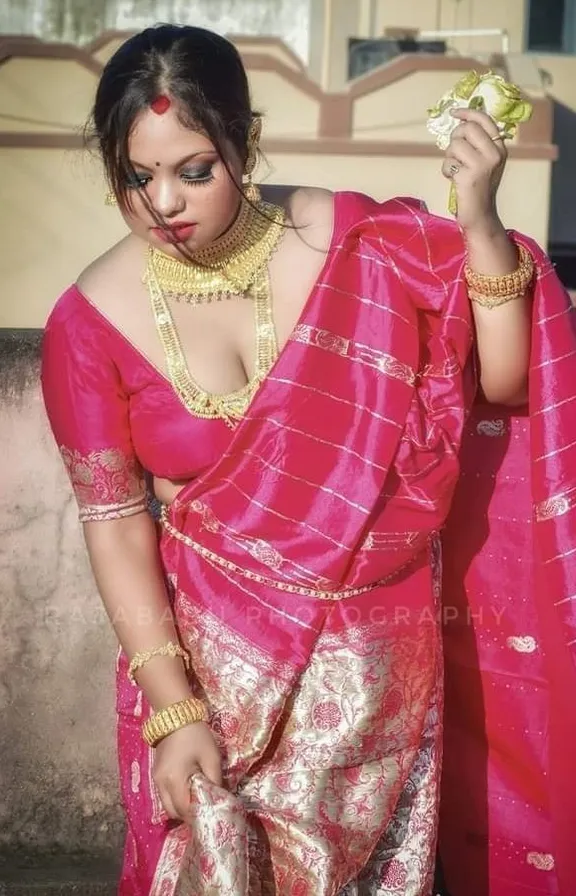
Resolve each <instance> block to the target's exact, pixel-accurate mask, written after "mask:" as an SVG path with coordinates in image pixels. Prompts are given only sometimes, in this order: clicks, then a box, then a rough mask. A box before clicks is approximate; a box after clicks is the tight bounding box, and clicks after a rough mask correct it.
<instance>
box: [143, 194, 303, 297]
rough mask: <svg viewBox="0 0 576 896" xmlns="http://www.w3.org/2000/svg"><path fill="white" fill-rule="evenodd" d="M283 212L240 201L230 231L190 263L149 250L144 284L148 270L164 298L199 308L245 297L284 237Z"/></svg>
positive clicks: (278, 208) (273, 206)
mask: <svg viewBox="0 0 576 896" xmlns="http://www.w3.org/2000/svg"><path fill="white" fill-rule="evenodd" d="M285 217H286V216H285V212H284V209H283V208H281V207H280V206H277V205H271V204H270V203H268V202H263V201H260V202H258V203H257V204H256V207H254V206H252V205H251V204H250V203H248V202H245V201H244V200H242V201H241V203H240V210H239V212H238V215H237V216H236V219H235V221H234V223H233V224H232V226H231V227H230V228H229V230H227V231H226V233H224V234H223V235H222V236H221V237H219V239H217V240H215V241H214V242H213V243H212V244H211V245H210V246H208V247H207V248H205V249H201V250H200V251H199V252H195V253H194V255H193V256H192V257H191V259H190V262H186V261H182V260H181V259H179V258H173V257H172V256H170V255H166V254H165V253H164V252H161V251H160V250H159V249H155V248H154V247H153V246H150V248H149V249H148V263H147V265H146V271H145V274H144V278H143V280H144V283H145V284H148V280H149V278H150V276H151V272H152V271H153V273H154V276H155V278H156V280H157V282H158V285H159V286H160V289H161V290H162V291H163V293H164V295H165V296H166V297H167V298H170V299H175V300H176V301H180V300H181V299H184V301H186V302H189V303H190V304H191V305H198V304H201V303H202V302H211V301H213V300H214V299H217V300H220V299H223V298H230V297H231V296H237V295H242V294H245V293H247V292H248V291H249V289H250V286H251V285H252V283H253V282H254V280H255V278H256V276H257V274H258V271H259V270H260V269H261V268H262V266H263V265H264V264H267V262H268V260H269V259H270V256H271V255H272V252H273V251H274V249H275V247H276V245H277V243H278V240H279V238H280V236H281V234H282V232H283V225H284V221H285Z"/></svg>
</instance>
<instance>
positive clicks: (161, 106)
mask: <svg viewBox="0 0 576 896" xmlns="http://www.w3.org/2000/svg"><path fill="white" fill-rule="evenodd" d="M170 105H171V103H170V98H169V97H167V96H164V94H163V93H161V94H160V95H159V96H157V97H156V99H155V100H152V102H151V103H150V108H151V109H152V111H153V112H155V113H156V115H164V113H165V112H167V111H168V109H169V108H170Z"/></svg>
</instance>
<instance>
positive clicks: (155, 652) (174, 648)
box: [127, 641, 190, 684]
mask: <svg viewBox="0 0 576 896" xmlns="http://www.w3.org/2000/svg"><path fill="white" fill-rule="evenodd" d="M155 656H170V657H172V658H175V657H177V656H180V657H182V659H183V660H184V666H185V667H186V671H188V669H189V668H190V657H189V655H188V653H187V652H186V651H185V650H184V648H183V647H180V645H179V644H176V643H175V642H174V641H168V643H167V644H162V646H161V647H153V648H152V650H141V651H139V652H138V653H135V654H134V656H133V657H132V659H131V660H130V665H129V666H128V672H127V675H128V678H129V680H130V681H131V682H132V684H136V679H135V677H134V673H135V672H137V671H138V669H141V668H142V666H145V665H146V663H149V662H150V660H151V659H153V658H154V657H155Z"/></svg>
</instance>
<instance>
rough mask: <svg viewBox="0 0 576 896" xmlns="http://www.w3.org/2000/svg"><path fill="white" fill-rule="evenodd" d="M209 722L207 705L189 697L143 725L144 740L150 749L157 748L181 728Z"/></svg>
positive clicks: (153, 716)
mask: <svg viewBox="0 0 576 896" xmlns="http://www.w3.org/2000/svg"><path fill="white" fill-rule="evenodd" d="M207 720H208V709H207V707H206V704H205V703H203V702H202V701H201V700H197V699H196V698H195V697H188V698H187V699H186V700H180V701H179V702H178V703H171V704H170V706H167V707H166V708H165V709H161V710H159V711H158V712H155V713H154V715H152V716H150V718H149V719H147V721H146V722H144V724H143V725H142V738H143V739H144V740H145V742H146V743H147V744H148V746H149V747H155V746H156V745H157V744H159V743H160V741H161V740H163V739H164V738H165V737H168V735H169V734H173V733H174V732H175V731H178V730H179V729H180V728H184V727H186V726H187V725H193V724H194V723H195V722H206V721H207Z"/></svg>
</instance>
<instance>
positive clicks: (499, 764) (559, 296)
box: [440, 263, 576, 896]
mask: <svg viewBox="0 0 576 896" xmlns="http://www.w3.org/2000/svg"><path fill="white" fill-rule="evenodd" d="M574 316H575V312H574V310H573V309H572V307H571V305H570V302H569V300H568V299H567V296H566V294H565V292H564V290H563V289H562V287H561V286H560V284H559V283H558V280H557V279H556V276H555V274H554V272H553V269H552V266H551V265H550V264H549V263H544V264H543V265H542V267H541V268H540V271H539V280H538V284H537V290H536V296H535V307H534V315H533V326H532V357H531V364H530V389H529V407H528V408H527V409H525V410H523V411H521V412H520V413H515V414H511V413H510V412H509V411H507V410H506V409H502V408H497V407H488V406H482V405H479V406H477V407H475V408H474V411H473V414H472V415H471V417H470V419H469V421H468V424H467V426H466V432H465V436H464V440H463V447H462V452H461V461H462V472H461V476H460V480H459V483H458V486H457V490H456V494H455V497H454V502H453V506H452V509H451V513H450V517H449V520H448V524H447V526H446V530H445V533H444V539H443V543H444V563H445V569H444V573H445V575H444V595H443V596H444V613H443V617H444V648H445V663H446V719H445V736H444V781H443V788H442V802H441V805H442V811H441V825H440V852H441V857H442V864H443V867H444V874H445V877H446V882H447V887H448V891H449V892H450V893H451V894H452V896H488V894H489V896H531V894H554V896H556V894H560V896H572V894H576V854H575V853H574V846H573V840H574V830H575V829H576V778H575V775H574V746H575V745H576V676H575V671H574V656H575V649H576V528H575V523H574V496H575V495H576V489H575V486H576V394H575V393H576V339H575V335H576V334H575V324H574ZM463 792H465V793H466V799H465V800H464V799H462V793H463Z"/></svg>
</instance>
